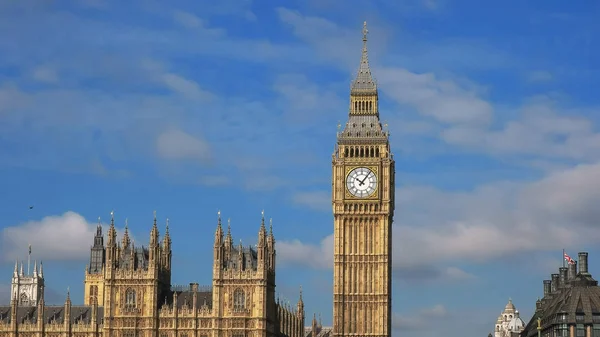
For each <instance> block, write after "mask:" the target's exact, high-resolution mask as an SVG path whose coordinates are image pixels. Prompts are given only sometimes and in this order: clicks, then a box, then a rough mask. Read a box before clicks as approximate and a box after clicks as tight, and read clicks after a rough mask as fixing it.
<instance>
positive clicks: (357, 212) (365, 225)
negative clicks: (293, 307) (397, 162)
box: [332, 22, 395, 337]
mask: <svg viewBox="0 0 600 337" xmlns="http://www.w3.org/2000/svg"><path fill="white" fill-rule="evenodd" d="M367 33H368V30H367V24H366V22H365V23H364V26H363V48H362V54H361V59H360V66H359V69H358V73H357V75H356V78H355V79H354V81H353V82H352V86H351V88H350V107H349V112H348V120H347V122H346V125H345V127H344V129H343V130H342V131H340V132H338V135H337V144H336V147H335V152H334V154H333V160H332V169H333V170H332V171H333V172H332V186H333V189H332V206H333V214H334V276H333V279H334V287H333V292H334V295H333V335H334V336H340V337H341V336H365V335H368V336H381V337H383V336H390V334H391V293H392V289H391V276H392V269H391V266H392V243H391V240H392V221H393V215H394V183H395V181H394V175H395V168H394V159H393V155H392V153H391V151H390V144H389V133H388V132H387V131H386V130H384V128H383V127H382V125H381V121H380V119H379V96H378V90H377V83H376V82H375V80H374V79H373V76H372V74H371V69H370V66H369V58H368V50H367Z"/></svg>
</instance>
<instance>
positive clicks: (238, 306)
mask: <svg viewBox="0 0 600 337" xmlns="http://www.w3.org/2000/svg"><path fill="white" fill-rule="evenodd" d="M245 308H246V294H244V291H243V290H242V289H240V288H237V289H236V290H235V291H234V292H233V309H234V310H243V309H245Z"/></svg>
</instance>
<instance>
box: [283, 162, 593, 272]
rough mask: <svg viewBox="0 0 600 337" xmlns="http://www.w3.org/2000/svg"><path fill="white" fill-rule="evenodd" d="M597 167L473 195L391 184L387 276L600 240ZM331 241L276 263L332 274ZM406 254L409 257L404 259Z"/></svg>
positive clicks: (286, 249)
mask: <svg viewBox="0 0 600 337" xmlns="http://www.w3.org/2000/svg"><path fill="white" fill-rule="evenodd" d="M599 178H600V164H594V165H579V166H577V167H574V168H570V169H566V170H562V171H555V172H552V173H551V174H549V175H548V176H546V177H544V178H542V179H540V180H538V181H535V182H529V183H509V182H505V183H502V182H500V183H490V184H487V185H482V186H480V187H478V188H476V189H474V190H472V191H468V192H467V191H465V192H443V191H440V190H438V189H435V188H432V187H419V186H398V188H397V211H396V215H395V223H394V227H393V247H394V249H393V263H394V275H395V276H396V277H399V278H401V279H404V280H412V279H415V280H416V279H423V278H426V279H427V278H430V279H435V278H440V277H444V278H453V279H464V278H470V277H472V276H471V275H469V274H468V273H466V272H465V271H463V270H461V269H458V268H455V267H439V266H441V265H448V264H452V263H457V262H459V261H460V262H461V263H464V262H466V261H469V262H484V261H489V260H491V259H497V258H505V257H511V256H514V255H517V254H520V253H523V252H529V251H546V250H550V249H554V248H553V247H567V248H568V247H576V246H577V247H579V246H581V245H584V244H586V243H592V242H596V241H597V240H599V239H600V231H598V229H597V228H596V227H595V226H596V220H597V219H598V218H600V209H599V208H598V207H597V205H598V203H600V179H599ZM332 245H333V237H332V235H329V236H327V237H326V238H325V239H323V240H322V241H321V243H320V245H313V244H306V243H302V242H300V241H297V240H294V241H291V242H287V241H282V242H280V243H279V246H278V251H279V253H280V255H279V256H280V258H281V260H282V263H289V264H303V265H306V266H309V267H313V268H331V266H332V264H333V262H332V260H331V259H332V254H333V250H332ZM407 256H411V257H413V258H410V259H408V258H406V257H407Z"/></svg>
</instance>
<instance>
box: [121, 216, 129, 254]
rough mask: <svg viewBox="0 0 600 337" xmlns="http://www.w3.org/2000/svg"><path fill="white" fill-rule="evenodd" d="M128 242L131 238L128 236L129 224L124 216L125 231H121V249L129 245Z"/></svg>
mask: <svg viewBox="0 0 600 337" xmlns="http://www.w3.org/2000/svg"><path fill="white" fill-rule="evenodd" d="M130 243H131V239H130V238H129V225H128V223H127V218H125V233H123V242H122V243H121V246H122V247H123V249H125V248H127V247H128V246H129V244H130Z"/></svg>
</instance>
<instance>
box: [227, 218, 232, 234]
mask: <svg viewBox="0 0 600 337" xmlns="http://www.w3.org/2000/svg"><path fill="white" fill-rule="evenodd" d="M227 235H231V218H227Z"/></svg>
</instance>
